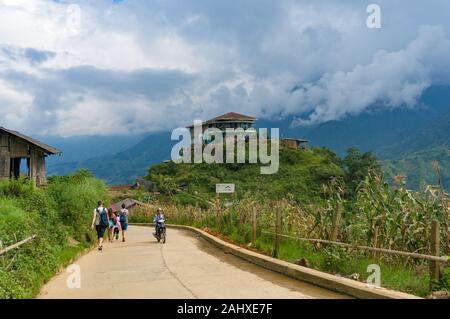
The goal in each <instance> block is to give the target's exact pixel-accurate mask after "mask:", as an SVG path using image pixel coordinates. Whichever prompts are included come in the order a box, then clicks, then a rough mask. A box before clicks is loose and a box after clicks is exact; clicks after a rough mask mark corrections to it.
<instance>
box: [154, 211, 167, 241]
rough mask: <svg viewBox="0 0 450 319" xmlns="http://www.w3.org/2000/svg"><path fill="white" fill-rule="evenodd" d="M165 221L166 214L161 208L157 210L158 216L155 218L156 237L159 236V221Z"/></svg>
mask: <svg viewBox="0 0 450 319" xmlns="http://www.w3.org/2000/svg"><path fill="white" fill-rule="evenodd" d="M161 219H163V220H165V217H164V214H163V210H162V208H161V207H159V208H158V209H157V210H156V216H155V217H153V223H155V232H154V233H153V235H154V236H155V237H156V235H157V234H158V221H159V220H161Z"/></svg>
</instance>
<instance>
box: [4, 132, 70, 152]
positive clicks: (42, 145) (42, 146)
mask: <svg viewBox="0 0 450 319" xmlns="http://www.w3.org/2000/svg"><path fill="white" fill-rule="evenodd" d="M0 131H4V132H6V133H8V134H11V135H14V136H16V137H18V138H20V139H22V140H24V141H26V142H28V143H30V144H33V145H34V146H36V147H39V148H40V149H42V150H43V151H44V152H45V153H47V154H52V155H55V154H61V153H62V152H61V151H60V150H58V149H57V148H54V147H52V146H50V145H47V144H45V143H42V142H40V141H38V140H35V139H34V138H31V137H29V136H26V135H24V134H22V133H20V132H17V131H13V130H9V129H7V128H4V127H1V126H0Z"/></svg>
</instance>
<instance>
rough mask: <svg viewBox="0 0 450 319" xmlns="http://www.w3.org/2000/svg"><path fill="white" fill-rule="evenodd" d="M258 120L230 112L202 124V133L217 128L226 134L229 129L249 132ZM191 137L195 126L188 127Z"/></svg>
mask: <svg viewBox="0 0 450 319" xmlns="http://www.w3.org/2000/svg"><path fill="white" fill-rule="evenodd" d="M255 121H256V118H254V117H252V116H248V115H243V114H239V113H235V112H229V113H226V114H223V115H220V116H217V117H215V118H212V119H210V120H207V121H206V122H203V123H202V132H205V131H206V130H207V129H209V128H217V129H219V130H221V131H223V132H224V133H225V130H226V129H227V128H232V129H238V128H242V129H244V130H247V129H249V128H252V127H253V124H254V123H255ZM187 128H188V129H189V130H190V132H191V136H192V137H193V136H194V125H190V126H188V127H187Z"/></svg>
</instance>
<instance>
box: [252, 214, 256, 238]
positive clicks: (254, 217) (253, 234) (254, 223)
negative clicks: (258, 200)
mask: <svg viewBox="0 0 450 319" xmlns="http://www.w3.org/2000/svg"><path fill="white" fill-rule="evenodd" d="M255 241H256V207H255V206H253V209H252V243H254V242H255Z"/></svg>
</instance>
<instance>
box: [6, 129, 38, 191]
mask: <svg viewBox="0 0 450 319" xmlns="http://www.w3.org/2000/svg"><path fill="white" fill-rule="evenodd" d="M17 157H20V158H25V159H26V158H29V159H30V167H29V173H30V180H31V181H33V182H34V184H35V185H37V186H43V185H45V184H46V183H47V178H46V170H45V154H44V152H43V151H42V150H40V149H39V148H37V147H34V146H33V145H29V144H28V143H27V142H26V141H24V140H22V139H20V138H18V137H16V136H13V135H10V134H8V133H5V132H1V133H0V178H9V177H10V168H11V167H10V159H11V158H17Z"/></svg>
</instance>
